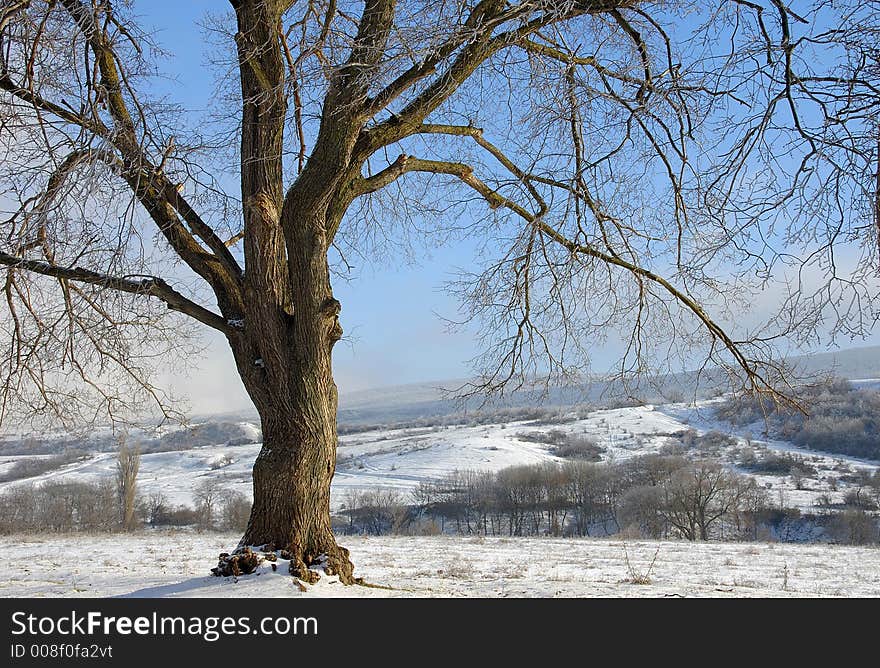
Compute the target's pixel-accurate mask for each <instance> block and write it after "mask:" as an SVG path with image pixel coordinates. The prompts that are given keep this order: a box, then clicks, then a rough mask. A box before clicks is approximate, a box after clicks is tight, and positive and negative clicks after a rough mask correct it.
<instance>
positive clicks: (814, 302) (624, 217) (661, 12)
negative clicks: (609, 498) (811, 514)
mask: <svg viewBox="0 0 880 668" xmlns="http://www.w3.org/2000/svg"><path fill="white" fill-rule="evenodd" d="M130 4H131V3H126V2H122V1H120V2H114V3H110V2H102V1H96V2H91V3H86V2H83V0H57V1H54V0H42V1H41V0H29V1H26V0H10V1H7V2H5V3H4V4H3V7H2V9H0V95H2V98H0V100H2V116H0V122H2V133H0V147H2V149H0V150H2V151H3V161H2V165H0V184H2V201H3V206H4V207H5V208H6V209H7V210H8V215H6V216H5V222H4V226H3V238H2V239H0V264H2V265H4V266H5V267H6V276H5V281H4V295H5V299H4V300H3V301H4V306H3V308H4V309H5V314H4V318H3V320H2V326H3V328H4V335H5V338H4V342H3V346H4V347H3V349H2V364H3V376H2V390H3V391H2V395H0V396H2V400H0V415H2V416H3V417H4V419H18V418H20V417H21V416H29V417H32V418H38V417H40V416H49V415H60V416H63V417H64V418H66V419H69V420H74V419H76V420H88V419H96V418H97V417H98V416H100V415H105V414H109V415H110V416H111V417H112V418H114V419H123V418H125V417H126V416H127V415H128V414H130V413H131V411H132V410H134V409H137V408H143V407H144V406H145V404H146V402H145V401H144V399H145V398H148V399H150V400H152V401H153V402H155V404H156V405H159V406H160V407H162V410H164V411H165V412H166V415H169V416H170V415H171V414H172V413H173V411H172V410H171V409H170V408H169V402H168V398H167V397H165V396H164V395H163V393H162V392H161V390H160V389H159V388H158V387H157V386H156V385H154V384H153V382H152V381H151V380H150V379H151V373H150V372H151V371H154V370H155V366H156V364H158V363H161V362H162V361H164V360H170V359H176V357H175V355H174V353H176V352H180V351H181V350H182V349H183V348H185V347H187V346H188V344H189V341H190V339H189V338H188V336H187V334H188V330H184V329H183V325H184V324H185V323H189V324H191V325H193V326H194V327H197V326H201V327H207V328H210V329H213V330H216V331H217V332H220V333H221V334H222V335H223V336H224V337H225V339H226V340H227V341H228V343H229V346H230V349H231V352H232V355H233V357H234V359H235V363H236V366H237V369H238V372H239V374H240V376H241V379H242V382H243V383H244V386H245V388H246V390H247V392H248V394H249V396H250V397H251V399H252V400H253V402H254V405H255V406H256V408H257V411H258V412H259V414H260V417H261V420H262V428H263V436H264V445H263V449H262V451H261V453H260V455H259V457H258V458H257V461H256V463H255V465H254V503H253V508H252V512H251V516H250V521H249V523H248V527H247V530H246V531H245V533H244V536H243V538H242V545H264V544H269V543H272V544H274V545H275V546H286V547H287V548H288V549H289V550H290V551H291V552H292V554H293V555H294V568H293V572H294V573H295V574H297V575H299V577H303V578H308V579H312V578H313V577H314V575H313V574H312V573H311V571H309V570H308V566H309V564H312V563H315V562H316V561H318V560H319V558H322V563H324V564H325V567H326V569H327V570H328V571H329V572H335V573H337V574H339V576H340V578H341V580H342V581H343V582H351V581H352V580H353V577H352V565H351V563H350V561H349V558H348V553H347V551H346V550H345V549H343V548H340V547H339V546H338V545H337V544H336V540H335V538H334V536H333V533H332V531H331V526H330V512H329V503H330V493H329V489H330V481H331V478H332V475H333V471H334V467H335V460H336V434H335V429H336V422H335V419H336V404H337V391H336V386H335V384H334V382H333V377H332V373H331V354H332V349H333V346H334V344H335V343H336V342H337V341H338V340H339V338H340V337H341V336H342V329H341V326H340V324H339V313H340V308H341V305H340V303H339V302H338V301H337V300H336V298H335V297H334V296H333V291H332V288H331V281H330V278H331V269H334V271H340V272H342V273H344V272H345V271H346V266H347V264H346V263H347V258H350V257H355V256H357V255H358V254H366V253H369V252H371V250H376V249H377V248H378V249H383V250H389V251H393V250H396V249H398V248H397V247H398V246H400V243H398V242H399V240H401V239H404V240H405V239H407V238H412V237H421V236H424V235H425V234H427V233H429V232H431V231H432V230H433V229H435V228H434V227H432V226H431V225H433V223H434V222H435V221H436V222H439V223H441V224H440V225H439V226H438V227H439V228H440V229H441V230H444V232H442V233H444V234H453V233H463V232H468V231H470V232H471V233H473V234H475V235H478V237H479V238H480V239H482V240H483V241H484V244H483V247H484V252H485V255H486V258H485V259H486V264H485V267H484V268H483V269H482V270H475V271H474V272H473V274H472V275H463V276H462V280H461V281H460V282H459V283H457V285H456V286H455V287H456V288H457V289H459V291H460V292H461V293H462V295H463V296H464V298H465V303H466V304H467V305H468V306H467V311H466V314H465V315H466V316H467V317H468V318H470V319H473V320H475V321H478V322H479V323H480V324H481V327H482V329H481V332H482V334H483V337H484V342H485V344H486V355H485V357H484V358H483V360H482V363H483V364H482V366H481V368H482V371H483V374H482V376H481V379H480V381H478V382H477V383H475V386H474V387H473V388H471V389H472V390H473V391H483V390H490V391H493V390H494V391H501V390H504V389H505V388H506V387H509V386H511V384H516V383H522V382H524V379H529V378H531V377H533V376H535V375H536V374H537V375H538V376H540V377H541V378H544V379H546V380H547V381H548V382H551V381H555V380H560V379H564V378H567V377H570V376H572V375H574V374H577V373H579V372H582V371H584V370H588V369H589V357H590V355H589V353H590V346H591V345H592V344H593V342H594V341H596V340H601V339H602V338H604V337H608V336H611V335H615V334H618V335H620V336H622V337H623V340H624V342H625V344H626V345H625V350H624V352H623V354H622V356H621V361H620V366H619V369H620V375H621V377H629V376H631V375H633V374H635V375H638V374H640V373H643V372H645V371H646V370H647V369H649V368H655V369H658V368H659V369H660V370H664V369H666V368H668V367H669V366H670V364H671V362H669V361H668V360H674V358H675V357H676V355H675V353H676V352H678V351H694V350H696V351H697V352H701V353H702V354H703V356H704V359H705V360H706V362H707V363H708V362H712V363H713V364H716V365H718V366H719V367H720V368H721V369H722V370H723V371H724V372H726V374H728V375H729V376H730V379H731V381H734V382H741V383H743V385H744V386H745V387H746V388H748V389H751V390H753V391H758V392H763V393H768V394H770V395H771V396H773V397H778V396H779V395H778V394H777V393H778V392H780V385H779V384H780V382H782V383H783V385H782V386H781V390H782V391H785V386H784V381H785V376H784V374H783V372H784V369H783V368H782V367H781V365H780V364H779V361H778V359H777V358H776V357H774V355H773V347H772V346H773V343H774V342H775V341H777V340H786V338H785V337H788V339H791V337H795V338H796V339H797V337H809V336H812V335H814V334H815V333H816V332H817V331H819V330H821V328H823V327H829V325H828V322H829V318H831V319H832V322H831V325H830V327H831V328H832V329H833V328H834V327H837V329H839V330H840V331H843V332H846V333H852V334H858V333H860V332H864V331H865V329H866V328H867V327H869V326H870V324H872V322H873V319H874V318H875V314H876V310H875V302H876V291H875V290H874V287H873V286H874V283H873V282H872V281H873V269H874V267H875V266H876V262H873V259H874V258H875V256H876V252H875V251H876V243H877V234H876V230H877V229H880V225H878V226H876V227H875V225H874V223H873V221H872V216H873V215H874V212H875V211H876V206H877V185H876V183H877V180H876V175H877V174H878V170H877V164H878V161H877V153H876V151H877V137H878V136H880V133H878V130H877V127H876V118H877V114H876V110H877V100H878V95H877V87H876V81H877V76H876V75H877V53H876V40H874V36H876V34H877V26H878V25H880V21H878V11H877V5H876V3H874V2H869V3H857V2H855V0H852V1H849V2H847V1H843V2H835V3H828V2H824V1H823V0H814V2H813V3H812V4H811V5H809V6H808V7H806V8H805V9H804V11H803V12H801V13H800V14H798V13H796V12H794V11H793V10H791V9H788V8H787V7H786V6H785V4H784V3H783V2H782V0H748V1H747V0H716V2H712V3H708V4H707V3H692V2H684V1H683V0H682V1H679V2H649V1H644V2H643V1H640V0H562V1H557V2H549V1H547V0H519V1H517V2H507V1H505V0H439V1H438V2H433V3H422V2H408V1H404V0H366V2H354V1H347V0H308V1H305V0H301V1H296V0H231V3H230V4H231V12H229V10H227V13H226V14H221V15H218V16H217V17H215V19H214V22H213V24H212V28H213V29H214V31H215V33H216V34H218V35H220V39H221V41H222V44H223V45H225V50H224V48H220V49H218V50H217V53H218V54H219V55H218V61H220V63H219V64H221V65H224V67H222V68H221V69H222V71H223V73H224V74H223V76H224V77H225V79H224V81H228V82H232V83H231V84H230V85H227V86H226V88H225V89H223V90H224V91H225V93H226V95H225V98H224V100H222V101H221V103H220V104H218V109H220V110H221V111H222V110H224V109H225V110H229V109H234V116H235V120H234V121H232V122H230V120H229V116H224V115H223V114H222V113H219V114H217V115H216V116H214V117H211V118H208V119H200V120H199V123H193V122H192V120H191V119H190V117H189V116H188V115H187V114H185V113H183V110H181V109H178V108H176V107H174V106H171V105H169V103H168V102H167V101H165V100H164V99H156V97H155V96H151V95H150V92H149V91H150V78H151V76H152V75H154V74H155V73H156V71H157V69H158V67H159V65H158V64H157V61H156V59H155V58H156V53H157V51H158V50H157V49H154V48H152V47H153V44H152V42H151V39H150V36H149V35H147V34H145V33H144V31H143V30H141V29H140V28H139V26H138V24H137V21H136V20H135V19H134V18H133V14H132V12H131V11H130ZM872 40H873V41H872ZM823 54H824V55H823ZM227 56H228V57H227ZM817 56H821V57H817ZM825 56H828V57H825ZM831 56H835V57H831ZM836 56H840V57H836ZM230 66H231V68H232V70H231V71H230ZM824 67H827V68H828V69H823V68H824ZM223 101H225V106H224V104H223ZM499 101H500V102H499ZM230 138H234V139H235V141H232V142H230ZM230 144H235V146H236V150H235V151H234V155H233V156H232V161H229V160H227V158H228V157H229V152H228V150H227V147H228V146H229V145H230ZM231 162H234V166H232V165H231V164H230V163H231ZM230 169H232V170H233V171H235V170H237V173H238V175H239V176H240V186H239V187H238V188H237V189H235V188H233V189H232V192H225V191H224V189H223V186H224V185H227V184H224V183H222V182H221V181H220V180H218V179H215V178H214V176H213V175H214V174H218V173H222V172H223V171H229V170H230ZM850 203H854V205H853V206H850ZM830 214H833V215H830ZM829 215H830V217H829ZM429 221H431V225H429V224H428V222H429ZM383 244H384V245H383ZM840 248H849V249H851V250H852V249H855V251H856V253H857V252H858V251H859V249H861V251H862V259H861V260H859V259H858V258H857V259H856V260H854V261H852V262H849V264H850V265H851V266H850V267H849V268H848V269H844V264H846V263H841V262H840V261H838V255H839V253H838V249H840ZM869 270H870V271H869ZM811 271H812V274H809V272H811ZM806 274H809V276H807V275H806ZM773 281H777V282H779V281H787V282H789V284H790V285H789V287H790V295H786V296H787V298H786V299H784V300H783V304H782V306H783V309H782V311H781V313H780V314H779V316H778V317H776V318H775V319H771V321H770V322H769V324H768V327H766V328H760V327H749V326H748V323H747V322H744V321H742V318H739V317H738V316H737V313H738V309H739V308H740V307H742V306H743V305H744V304H748V303H750V302H751V301H754V300H755V298H756V295H757V294H759V293H760V291H761V289H762V288H764V287H766V286H767V285H768V284H772V282H773ZM817 286H818V287H817ZM169 312H170V314H169ZM401 317H402V318H403V317H405V315H403V314H402V315H401ZM725 323H731V324H730V325H729V326H727V325H725ZM655 343H658V344H659V345H653V344H655ZM687 354H688V355H691V354H692V353H691V352H688V353H687ZM693 354H695V353H693ZM693 359H694V358H693V357H688V356H685V357H683V360H682V361H684V362H686V363H688V362H691V361H692V360H693ZM517 502H519V501H517ZM612 507H613V504H612Z"/></svg>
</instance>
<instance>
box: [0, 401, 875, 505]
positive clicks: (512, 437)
mask: <svg viewBox="0 0 880 668" xmlns="http://www.w3.org/2000/svg"><path fill="white" fill-rule="evenodd" d="M711 413H712V402H711V401H709V402H701V403H700V404H698V405H697V406H696V407H695V406H692V405H686V404H669V405H664V406H652V405H647V406H637V407H630V408H617V409H607V410H596V411H593V412H591V413H589V414H588V415H586V416H585V417H583V418H582V419H574V417H575V416H573V415H572V416H569V421H565V422H562V423H561V424H535V423H534V422H509V423H506V424H488V425H480V426H437V427H429V428H419V429H387V430H386V429H375V430H372V431H365V432H362V433H357V434H350V435H345V436H342V437H341V438H340V440H339V449H338V462H337V470H336V475H335V478H334V480H333V490H332V502H333V506H334V508H336V509H338V508H339V507H340V506H341V505H342V504H343V503H344V502H345V496H346V492H347V491H348V490H352V489H354V490H372V489H376V488H383V489H386V490H387V489H392V490H396V491H398V492H399V493H400V494H401V495H403V497H404V499H406V498H407V496H408V494H409V493H410V491H411V490H412V489H413V488H415V487H416V486H418V484H419V483H420V482H422V481H430V480H436V479H438V478H441V477H442V476H443V475H445V474H448V473H450V472H452V471H454V470H456V469H457V470H467V469H472V470H490V471H497V470H499V469H502V468H505V467H508V466H514V465H519V464H535V463H540V462H560V461H563V460H561V459H560V458H558V457H556V456H554V455H553V454H552V446H550V445H547V444H544V443H535V442H533V441H529V440H527V439H524V438H521V436H523V435H528V434H529V433H534V432H545V433H546V432H548V431H551V430H561V431H564V432H566V433H569V434H573V435H578V436H580V435H583V436H589V437H591V438H593V439H595V440H596V441H597V442H598V444H599V445H601V446H602V447H604V448H605V449H606V450H605V452H604V453H603V454H602V459H603V460H605V461H623V460H625V459H627V458H630V457H633V456H637V455H642V454H648V453H652V452H658V451H660V449H661V448H662V447H663V446H664V445H668V444H670V443H673V442H675V439H674V437H673V434H676V433H681V432H683V431H684V430H687V429H694V430H696V431H697V432H698V433H705V432H706V431H709V430H712V429H717V430H720V431H723V432H728V431H729V426H727V425H724V424H719V423H718V422H716V421H713V420H712V419H711ZM563 417H564V416H563ZM242 426H243V427H245V428H248V425H247V424H246V423H243V425H242ZM250 428H252V429H254V430H255V429H256V428H255V427H252V426H251V427H250ZM748 432H749V430H748V429H739V430H737V432H736V433H735V434H733V435H734V436H736V437H737V439H738V440H737V443H736V445H734V446H732V448H736V447H739V446H742V445H745V444H746V442H749V443H750V444H751V446H757V447H766V448H767V449H768V450H772V451H785V452H789V451H796V452H798V454H800V455H802V456H804V457H806V458H807V460H808V462H809V463H810V465H811V466H813V467H814V468H815V469H816V471H817V474H816V476H815V477H814V478H811V479H808V480H805V481H801V485H800V486H801V487H802V489H797V485H796V484H795V482H794V481H793V480H792V479H791V477H790V476H784V475H783V476H780V475H775V476H774V475H755V477H756V478H757V479H758V482H759V484H761V485H762V486H763V487H766V488H767V489H768V492H769V493H770V494H771V495H772V496H771V500H772V502H773V503H774V505H782V506H790V507H797V508H800V509H801V510H802V511H804V512H812V511H814V510H815V504H816V503H817V501H818V500H819V499H820V498H821V497H823V496H827V497H828V498H829V499H830V500H831V501H832V502H835V503H839V502H841V501H842V500H843V498H844V495H845V493H846V491H847V490H848V489H849V483H847V482H846V479H847V477H848V476H850V475H851V474H852V473H853V472H854V471H855V470H856V469H867V470H869V471H873V470H874V469H876V468H877V464H876V463H875V462H867V461H863V460H858V459H854V458H851V457H845V456H840V455H824V454H821V453H816V452H811V451H806V450H801V449H798V448H796V447H795V446H793V445H792V444H791V443H787V442H785V441H775V440H762V439H761V438H757V437H755V436H753V434H757V433H759V431H758V430H757V428H754V429H753V430H752V433H751V434H749V433H748ZM259 449H260V445H259V444H249V445H209V446H203V447H196V448H191V449H189V450H181V451H174V452H161V453H154V454H145V455H143V456H142V459H141V466H140V473H139V475H138V490H139V493H140V494H142V495H144V496H148V495H149V494H151V493H153V492H161V493H163V494H164V495H165V496H166V497H167V498H168V500H169V501H170V502H171V503H173V504H191V503H192V493H193V489H194V488H195V487H196V486H197V485H198V484H199V483H201V482H202V481H204V480H207V479H211V478H217V479H220V480H222V483H223V487H224V488H226V489H235V490H238V491H240V492H242V493H243V494H245V495H246V496H248V497H250V495H251V468H252V466H253V462H254V459H255V458H256V456H257V453H258V452H259ZM20 458H21V457H0V474H2V473H3V472H4V471H5V470H7V469H8V468H9V467H11V466H12V464H13V462H14V461H15V460H16V459H20ZM719 458H720V459H721V461H723V462H725V463H726V464H728V465H731V466H732V465H733V464H734V457H733V453H732V450H731V449H728V451H727V452H721V453H719ZM115 467H116V460H115V455H114V454H112V453H93V455H92V456H91V458H90V459H88V460H86V461H82V462H76V463H73V464H69V465H66V466H64V467H62V468H60V469H58V470H55V471H51V472H48V473H45V474H43V475H40V476H37V477H33V478H28V479H26V480H21V481H15V482H8V483H0V492H2V491H3V490H4V489H6V488H8V487H7V486H9V485H22V484H31V483H34V484H41V483H43V482H45V481H49V480H59V481H60V480H69V481H73V480H79V481H88V482H95V481H97V480H98V479H101V478H109V479H112V477H113V476H114V474H115ZM741 472H743V473H745V471H741Z"/></svg>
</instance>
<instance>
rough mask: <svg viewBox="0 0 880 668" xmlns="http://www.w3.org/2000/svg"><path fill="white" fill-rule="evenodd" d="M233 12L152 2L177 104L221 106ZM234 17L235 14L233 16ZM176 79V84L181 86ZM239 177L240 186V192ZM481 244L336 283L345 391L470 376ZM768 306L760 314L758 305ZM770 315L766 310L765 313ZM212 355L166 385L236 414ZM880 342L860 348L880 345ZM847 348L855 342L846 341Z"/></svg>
mask: <svg viewBox="0 0 880 668" xmlns="http://www.w3.org/2000/svg"><path fill="white" fill-rule="evenodd" d="M218 10H219V11H224V12H227V11H230V10H229V6H228V3H226V2H220V1H219V0H187V1H183V2H181V1H179V0H178V1H171V0H151V1H150V2H145V1H143V0H141V1H139V2H136V3H135V11H136V13H138V14H140V15H141V16H142V17H143V18H144V22H145V24H146V25H147V26H152V27H153V28H155V30H156V32H155V39H156V41H157V42H158V43H159V45H160V46H162V47H164V48H165V49H166V50H167V51H169V52H171V56H170V57H169V58H168V59H167V60H165V61H164V67H167V72H166V73H167V74H168V75H169V76H170V77H171V80H167V81H161V82H158V83H157V86H158V87H159V90H160V91H161V92H162V93H163V94H165V95H167V96H168V98H169V99H171V100H173V101H176V102H178V103H180V104H182V105H183V106H184V107H185V108H187V109H188V110H191V111H192V112H193V113H194V114H198V113H200V112H204V111H205V110H206V109H209V108H210V107H211V105H212V99H213V94H214V77H213V73H212V72H210V71H209V70H208V69H207V66H206V62H207V58H206V50H207V49H209V48H211V47H210V43H209V42H207V41H206V40H205V38H204V35H203V34H202V29H201V28H200V27H199V23H200V21H201V19H202V17H203V15H204V14H205V12H206V11H218ZM230 18H231V12H230ZM175 79H176V81H175ZM234 180H235V177H234V176H233V177H232V178H231V181H232V184H231V185H232V187H235V184H234ZM473 245H474V242H473V241H471V240H466V241H460V242H453V243H450V244H448V245H445V246H443V247H440V248H434V249H431V250H430V251H426V252H425V253H423V254H422V255H421V256H420V257H419V258H417V259H418V262H417V263H416V264H413V265H407V264H405V263H403V262H397V261H396V260H394V259H390V260H389V261H387V262H383V263H381V265H380V264H374V265H369V264H367V265H363V266H358V267H356V271H355V273H354V276H353V280H351V281H350V282H347V281H342V280H336V281H335V285H334V291H335V294H336V296H337V298H338V299H339V300H340V302H341V303H342V306H343V308H342V314H341V320H342V325H343V328H344V330H345V339H344V340H343V341H342V342H340V344H339V345H338V346H337V348H336V350H335V375H336V379H337V383H338V385H339V387H340V391H341V392H342V393H345V392H346V391H351V390H360V389H366V388H370V387H379V386H387V385H397V384H404V383H413V382H423V381H429V380H443V379H455V378H462V377H464V376H467V375H468V374H469V371H470V367H469V366H468V361H469V360H470V359H471V358H473V357H474V356H476V355H477V354H478V353H479V349H478V347H477V343H476V341H475V331H474V329H473V328H465V329H463V330H460V331H455V332H450V331H449V329H448V328H447V326H446V323H445V322H444V321H443V319H442V318H443V317H446V318H451V319H456V317H457V316H458V311H457V306H458V305H457V302H456V300H455V298H454V297H453V296H451V295H449V294H447V293H446V292H444V290H443V289H442V286H443V284H444V282H445V281H448V280H450V279H452V278H454V269H455V267H469V266H473V261H474V254H475V253H474V247H473ZM758 306H759V307H760V305H758ZM759 310H760V308H759ZM208 337H209V338H208V339H207V341H208V343H209V346H208V349H207V352H206V354H205V355H204V357H203V358H202V359H200V360H198V361H197V364H196V365H195V366H196V367H197V368H195V369H192V370H191V372H189V373H187V374H186V375H184V374H182V373H181V374H170V375H168V376H167V377H166V378H165V382H166V383H167V384H168V385H170V386H171V387H172V388H173V389H175V390H176V391H177V392H179V393H182V394H185V395H189V397H190V400H191V407H192V409H193V411H195V412H209V411H219V410H234V409H239V408H243V407H245V406H247V405H249V401H248V400H247V397H246V395H245V393H244V390H243V388H242V387H241V383H240V381H239V380H238V377H237V374H236V372H235V370H234V368H233V365H232V363H231V357H230V355H229V353H228V350H227V348H226V345H225V342H224V341H223V340H222V338H221V337H213V338H211V335H210V334H208ZM878 341H880V337H878V336H874V337H872V338H871V339H870V340H868V341H855V342H853V345H864V344H865V343H876V342H878ZM841 344H843V345H845V344H846V342H841ZM616 347H617V346H616V345H615V344H614V343H613V342H612V343H611V344H610V345H608V346H606V348H605V349H601V348H600V349H598V350H596V351H595V352H594V356H593V366H594V370H597V371H600V370H601V369H602V368H603V365H604V366H607V365H610V364H611V363H612V362H613V361H614V359H615V358H614V357H613V356H612V355H611V354H609V352H610V351H613V349H614V348H616Z"/></svg>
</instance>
